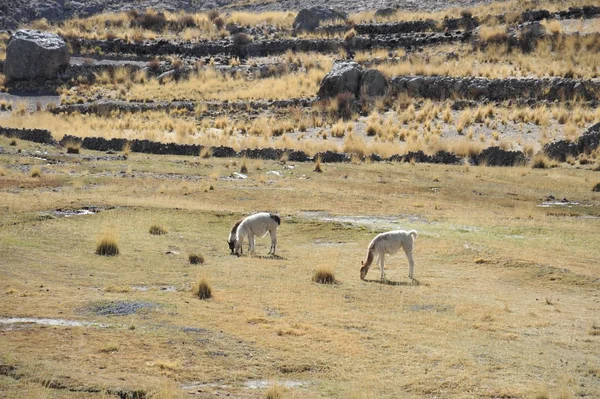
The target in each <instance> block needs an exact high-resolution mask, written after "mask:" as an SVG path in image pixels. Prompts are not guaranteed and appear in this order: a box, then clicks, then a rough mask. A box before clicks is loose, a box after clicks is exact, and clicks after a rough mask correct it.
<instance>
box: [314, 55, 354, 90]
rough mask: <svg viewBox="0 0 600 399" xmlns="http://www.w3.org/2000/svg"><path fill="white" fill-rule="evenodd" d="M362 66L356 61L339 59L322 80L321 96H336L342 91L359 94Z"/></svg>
mask: <svg viewBox="0 0 600 399" xmlns="http://www.w3.org/2000/svg"><path fill="white" fill-rule="evenodd" d="M362 72H363V69H362V67H361V66H360V65H359V64H357V63H356V62H354V61H338V62H336V63H335V64H333V67H332V68H331V71H329V73H328V74H327V75H325V77H324V78H323V80H322V81H321V85H320V86H319V92H318V93H317V96H318V97H319V98H328V97H335V96H337V95H338V94H342V93H346V92H348V93H352V94H353V95H354V96H356V95H357V94H358V89H359V88H360V77H361V74H362Z"/></svg>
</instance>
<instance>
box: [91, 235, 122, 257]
mask: <svg viewBox="0 0 600 399" xmlns="http://www.w3.org/2000/svg"><path fill="white" fill-rule="evenodd" d="M96 254H97V255H102V256H115V255H118V254H119V244H118V243H117V239H116V237H115V236H114V235H112V234H109V233H106V234H104V235H103V236H102V237H100V238H99V239H98V242H97V243H96Z"/></svg>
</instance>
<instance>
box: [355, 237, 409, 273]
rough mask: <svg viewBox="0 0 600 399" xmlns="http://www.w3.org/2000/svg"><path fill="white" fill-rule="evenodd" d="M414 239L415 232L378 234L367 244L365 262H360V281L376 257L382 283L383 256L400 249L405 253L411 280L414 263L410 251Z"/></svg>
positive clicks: (392, 253)
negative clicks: (367, 250) (367, 249)
mask: <svg viewBox="0 0 600 399" xmlns="http://www.w3.org/2000/svg"><path fill="white" fill-rule="evenodd" d="M416 238H417V232H416V231H414V230H411V231H404V230H394V231H388V232H387V233H381V234H378V235H377V236H376V237H375V238H373V241H371V243H370V244H369V252H368V253H367V260H366V261H364V262H361V264H362V267H361V268H360V278H361V280H364V279H365V277H366V275H367V272H368V271H369V267H371V264H372V263H373V258H374V257H375V256H377V264H378V265H379V269H380V270H381V281H384V280H385V272H384V269H383V268H384V261H385V255H386V254H389V255H394V254H395V253H397V252H398V251H399V250H400V248H402V249H403V250H404V252H405V253H406V257H407V258H408V278H410V279H412V278H413V269H414V266H415V262H414V261H413V257H412V250H413V245H414V242H415V239H416Z"/></svg>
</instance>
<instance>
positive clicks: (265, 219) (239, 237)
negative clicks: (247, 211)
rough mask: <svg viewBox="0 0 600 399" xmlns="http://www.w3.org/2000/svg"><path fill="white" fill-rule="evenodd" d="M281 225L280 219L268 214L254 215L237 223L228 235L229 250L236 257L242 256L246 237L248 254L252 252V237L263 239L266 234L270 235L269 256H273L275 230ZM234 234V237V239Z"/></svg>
mask: <svg viewBox="0 0 600 399" xmlns="http://www.w3.org/2000/svg"><path fill="white" fill-rule="evenodd" d="M280 224H281V218H280V217H279V216H278V215H276V214H274V213H268V212H261V213H256V214H254V215H251V216H248V217H247V218H245V219H243V220H241V221H238V222H237V223H236V224H235V226H233V228H232V229H231V232H230V233H229V240H228V241H227V242H228V244H229V248H230V249H231V250H232V252H233V253H235V254H236V255H241V254H242V246H243V245H244V239H245V238H246V237H248V252H251V253H252V252H254V237H255V236H257V237H264V236H265V235H267V233H270V235H271V249H270V250H269V254H273V255H275V251H276V249H277V228H278V227H279V225H280ZM234 234H235V237H234Z"/></svg>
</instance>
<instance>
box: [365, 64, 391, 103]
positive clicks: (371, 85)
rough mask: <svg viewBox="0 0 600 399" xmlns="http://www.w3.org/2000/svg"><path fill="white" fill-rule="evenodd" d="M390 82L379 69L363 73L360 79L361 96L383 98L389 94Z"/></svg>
mask: <svg viewBox="0 0 600 399" xmlns="http://www.w3.org/2000/svg"><path fill="white" fill-rule="evenodd" d="M388 87H389V82H388V80H387V78H386V77H385V76H384V75H383V74H382V73H381V72H379V71H378V70H377V69H367V70H366V71H363V72H362V74H361V79H360V95H361V96H364V95H366V96H370V97H371V96H383V95H384V94H386V93H387V90H388Z"/></svg>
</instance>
